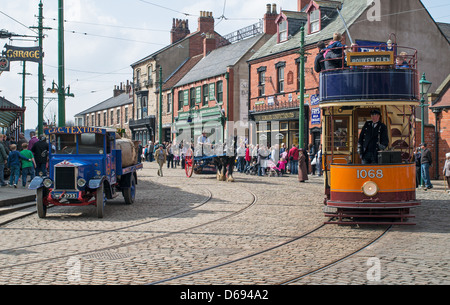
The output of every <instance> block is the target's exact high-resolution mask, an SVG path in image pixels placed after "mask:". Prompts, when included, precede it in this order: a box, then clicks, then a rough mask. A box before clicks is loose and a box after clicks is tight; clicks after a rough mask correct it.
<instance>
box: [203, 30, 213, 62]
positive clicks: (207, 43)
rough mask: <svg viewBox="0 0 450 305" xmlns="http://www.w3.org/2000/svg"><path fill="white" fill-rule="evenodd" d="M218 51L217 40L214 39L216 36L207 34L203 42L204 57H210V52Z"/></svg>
mask: <svg viewBox="0 0 450 305" xmlns="http://www.w3.org/2000/svg"><path fill="white" fill-rule="evenodd" d="M215 49H216V39H215V37H214V34H210V33H208V34H206V36H205V38H204V40H203V56H204V57H205V56H206V55H208V53H209V52H211V51H213V50H215Z"/></svg>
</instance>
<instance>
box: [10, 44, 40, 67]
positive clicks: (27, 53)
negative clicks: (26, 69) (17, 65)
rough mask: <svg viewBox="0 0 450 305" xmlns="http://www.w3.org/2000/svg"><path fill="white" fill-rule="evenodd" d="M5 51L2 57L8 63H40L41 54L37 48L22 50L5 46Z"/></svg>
mask: <svg viewBox="0 0 450 305" xmlns="http://www.w3.org/2000/svg"><path fill="white" fill-rule="evenodd" d="M5 49H6V50H5V51H3V55H4V56H6V58H8V60H9V61H32V62H37V63H40V62H42V54H41V51H40V50H39V47H31V48H24V47H13V46H8V45H5Z"/></svg>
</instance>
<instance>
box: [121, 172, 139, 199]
mask: <svg viewBox="0 0 450 305" xmlns="http://www.w3.org/2000/svg"><path fill="white" fill-rule="evenodd" d="M122 195H123V198H125V204H133V203H134V200H135V198H136V180H135V178H134V175H131V181H130V187H128V188H125V189H123V190H122Z"/></svg>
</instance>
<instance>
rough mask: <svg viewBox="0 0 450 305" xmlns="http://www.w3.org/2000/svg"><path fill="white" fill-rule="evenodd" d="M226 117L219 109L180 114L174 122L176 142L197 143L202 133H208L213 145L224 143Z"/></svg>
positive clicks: (213, 108)
mask: <svg viewBox="0 0 450 305" xmlns="http://www.w3.org/2000/svg"><path fill="white" fill-rule="evenodd" d="M224 123H225V117H224V115H223V114H222V112H221V108H219V107H208V108H202V109H199V110H191V111H186V112H179V113H178V117H176V118H175V122H174V128H175V129H174V133H175V134H176V141H177V142H178V143H180V142H181V141H183V142H190V143H197V140H198V138H199V137H200V136H201V135H202V133H203V132H204V133H206V136H207V137H208V139H209V141H210V143H211V144H216V143H223V142H224Z"/></svg>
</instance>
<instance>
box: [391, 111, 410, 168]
mask: <svg viewBox="0 0 450 305" xmlns="http://www.w3.org/2000/svg"><path fill="white" fill-rule="evenodd" d="M386 112H387V113H388V115H389V121H388V129H389V131H390V135H389V136H390V149H391V150H393V151H401V152H402V161H403V162H405V161H406V162H410V161H411V157H412V155H413V150H414V147H415V144H416V143H415V132H414V131H415V130H414V121H415V111H414V108H413V107H410V106H386Z"/></svg>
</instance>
